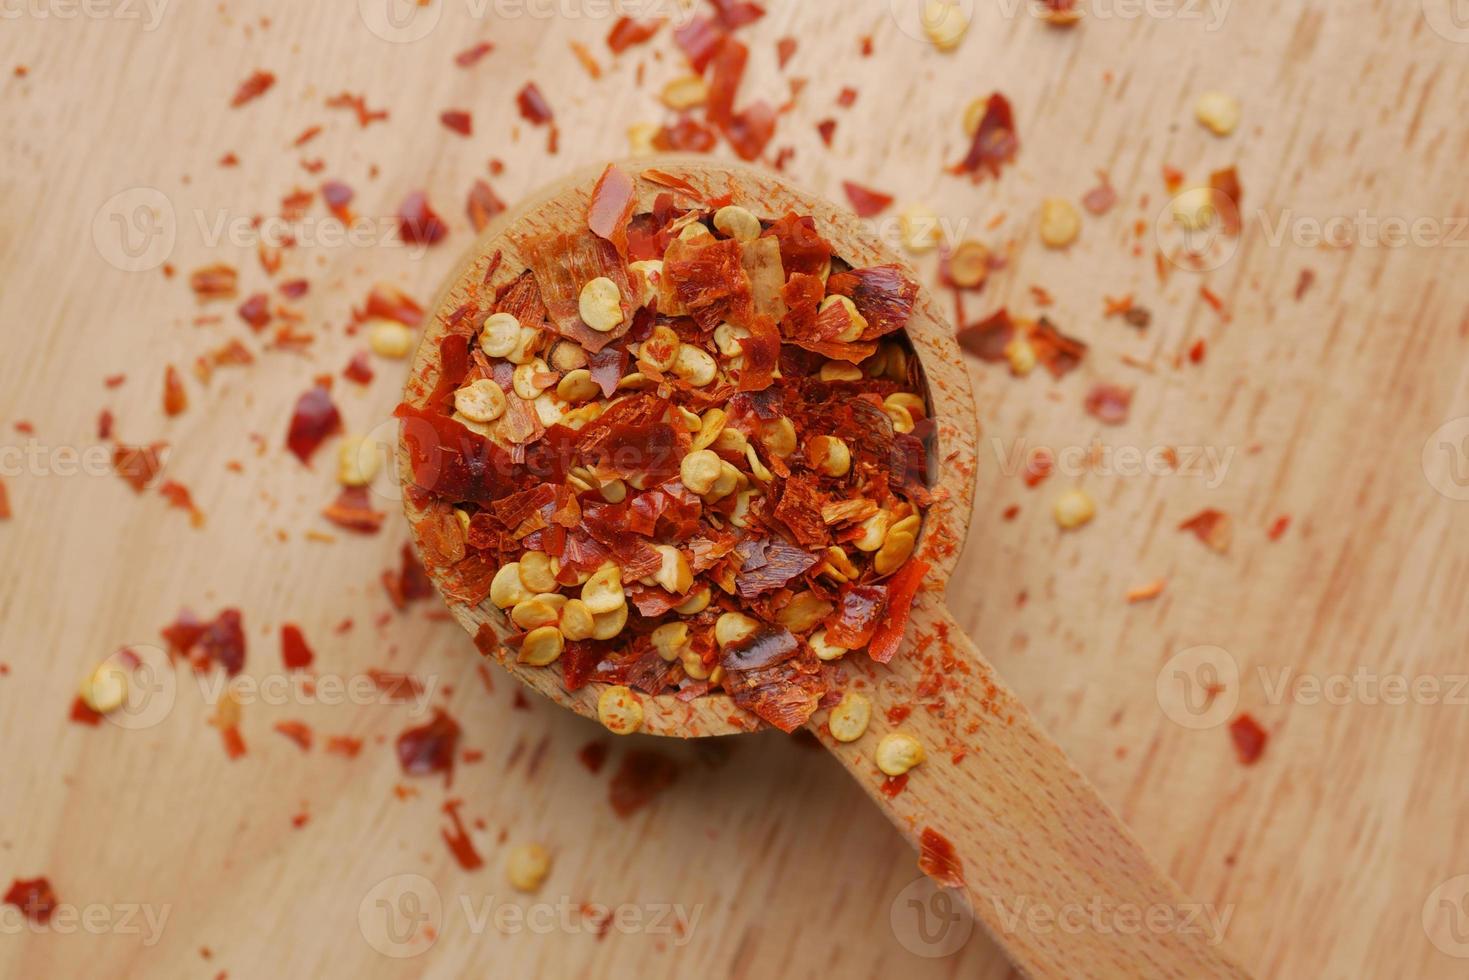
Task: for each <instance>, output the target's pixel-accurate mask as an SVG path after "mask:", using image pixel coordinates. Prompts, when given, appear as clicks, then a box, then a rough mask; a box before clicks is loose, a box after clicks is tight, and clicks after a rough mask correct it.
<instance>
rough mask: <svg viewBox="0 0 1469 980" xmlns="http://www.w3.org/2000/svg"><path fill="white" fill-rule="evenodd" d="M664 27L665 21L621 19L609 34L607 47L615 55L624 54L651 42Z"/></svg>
mask: <svg viewBox="0 0 1469 980" xmlns="http://www.w3.org/2000/svg"><path fill="white" fill-rule="evenodd" d="M662 26H663V21H662V20H661V19H658V18H649V19H647V20H637V19H635V18H633V17H619V18H617V22H616V23H615V24H613V25H612V30H610V31H608V32H607V47H608V48H610V49H611V50H612V53H613V54H622V52H624V51H626V50H627V49H628V48H630V47H632V46H633V45H635V44H643V43H644V42H646V41H648V40H650V39H651V38H652V37H653V35H654V34H657V33H658V29H659V28H660V27H662Z"/></svg>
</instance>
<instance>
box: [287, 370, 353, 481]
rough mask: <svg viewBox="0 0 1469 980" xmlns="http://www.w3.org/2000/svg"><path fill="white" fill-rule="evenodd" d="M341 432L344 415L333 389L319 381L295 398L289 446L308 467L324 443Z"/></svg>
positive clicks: (288, 439)
mask: <svg viewBox="0 0 1469 980" xmlns="http://www.w3.org/2000/svg"><path fill="white" fill-rule="evenodd" d="M341 431H342V416H341V414H340V413H339V412H338V411H337V406H336V405H334V404H333V403H332V395H331V392H330V391H328V390H327V389H326V387H325V386H324V385H321V384H317V385H315V386H313V387H312V388H310V389H308V390H307V391H306V393H305V394H304V395H302V396H301V397H300V398H299V399H297V400H296V409H295V411H294V412H293V413H292V414H291V427H290V429H289V431H288V432H287V433H286V448H287V449H289V450H290V451H291V452H292V453H294V454H295V456H296V458H297V459H299V460H300V461H301V462H303V463H305V464H307V465H308V466H309V465H311V457H312V455H313V454H314V453H315V452H316V450H317V449H318V448H319V447H320V446H321V444H322V443H323V442H325V441H326V440H327V438H328V437H329V436H334V435H336V434H337V433H339V432H341Z"/></svg>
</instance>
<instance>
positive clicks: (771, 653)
mask: <svg viewBox="0 0 1469 980" xmlns="http://www.w3.org/2000/svg"><path fill="white" fill-rule="evenodd" d="M799 649H800V644H799V643H797V642H796V638H795V637H794V636H793V635H792V634H791V631H790V630H788V629H786V628H785V627H783V626H769V625H767V626H762V627H761V628H760V629H758V630H756V631H755V632H754V633H753V634H752V635H751V636H749V637H748V638H747V639H745V640H743V641H742V642H740V643H737V644H735V645H734V646H732V647H730V648H729V649H727V650H725V651H724V653H723V654H722V656H721V657H720V663H721V664H723V665H724V669H725V670H756V669H759V668H761V667H773V666H775V665H776V664H782V663H785V662H786V661H787V660H789V659H791V658H792V657H794V656H795V655H796V653H797V651H798V650H799Z"/></svg>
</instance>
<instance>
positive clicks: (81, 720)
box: [69, 696, 102, 728]
mask: <svg viewBox="0 0 1469 980" xmlns="http://www.w3.org/2000/svg"><path fill="white" fill-rule="evenodd" d="M69 717H70V718H71V720H72V721H73V722H74V723H76V724H78V725H86V726H88V727H90V728H96V727H97V726H98V725H100V724H102V715H101V714H99V713H98V712H96V711H93V710H92V709H91V707H89V706H88V704H87V702H85V701H83V700H82V699H81V697H80V696H78V697H76V698H74V699H73V700H72V702H71V714H70V716H69Z"/></svg>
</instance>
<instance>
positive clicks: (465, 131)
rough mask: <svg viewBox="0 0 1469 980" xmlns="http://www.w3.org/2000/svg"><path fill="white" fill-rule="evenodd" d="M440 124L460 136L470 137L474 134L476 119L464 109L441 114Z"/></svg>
mask: <svg viewBox="0 0 1469 980" xmlns="http://www.w3.org/2000/svg"><path fill="white" fill-rule="evenodd" d="M439 122H441V123H443V124H444V126H445V127H446V128H447V129H450V130H452V131H454V132H456V133H458V134H459V135H460V136H469V135H471V134H472V133H473V132H474V119H473V117H472V116H470V114H469V113H468V112H465V111H464V110H463V109H446V110H444V111H443V112H441V113H439Z"/></svg>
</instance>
